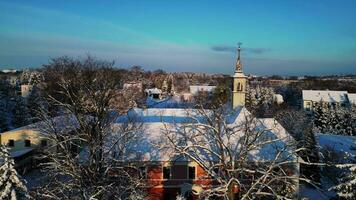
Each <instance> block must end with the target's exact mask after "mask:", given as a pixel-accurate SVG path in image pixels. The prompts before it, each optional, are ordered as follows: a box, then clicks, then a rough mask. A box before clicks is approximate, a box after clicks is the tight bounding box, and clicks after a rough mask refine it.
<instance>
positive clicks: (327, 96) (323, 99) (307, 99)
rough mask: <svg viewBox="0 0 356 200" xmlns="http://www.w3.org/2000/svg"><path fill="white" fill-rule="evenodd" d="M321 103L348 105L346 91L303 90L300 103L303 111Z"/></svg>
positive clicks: (327, 105) (332, 105)
mask: <svg viewBox="0 0 356 200" xmlns="http://www.w3.org/2000/svg"><path fill="white" fill-rule="evenodd" d="M319 103H322V104H323V106H325V107H335V106H342V107H346V106H349V103H350V102H349V99H348V92H347V91H331V90H303V91H302V105H303V109H304V110H305V111H313V110H314V108H315V107H316V106H317V105H318V104H319Z"/></svg>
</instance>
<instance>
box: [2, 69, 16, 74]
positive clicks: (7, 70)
mask: <svg viewBox="0 0 356 200" xmlns="http://www.w3.org/2000/svg"><path fill="white" fill-rule="evenodd" d="M1 72H2V73H16V72H17V70H16V69H3V70H1Z"/></svg>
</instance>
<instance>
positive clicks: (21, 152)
mask: <svg viewBox="0 0 356 200" xmlns="http://www.w3.org/2000/svg"><path fill="white" fill-rule="evenodd" d="M32 150H33V148H25V149H21V150H18V151H11V152H10V156H11V157H12V158H16V157H19V156H22V155H25V154H27V153H28V152H30V151H32Z"/></svg>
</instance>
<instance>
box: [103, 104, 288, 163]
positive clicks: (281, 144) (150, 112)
mask: <svg viewBox="0 0 356 200" xmlns="http://www.w3.org/2000/svg"><path fill="white" fill-rule="evenodd" d="M204 112H206V115H204V116H203V115H202V114H201V111H199V110H196V109H133V110H131V111H130V112H129V115H127V116H122V117H120V118H118V120H117V121H116V123H114V124H113V129H116V128H120V127H121V126H122V125H123V124H125V123H126V122H129V121H134V122H136V123H141V125H142V131H141V132H140V133H139V134H140V136H138V141H134V142H133V143H132V146H131V145H130V144H129V145H128V146H130V147H131V149H129V150H127V153H128V159H129V160H132V161H170V160H171V159H172V158H173V157H174V156H176V154H175V153H176V152H175V151H174V149H172V148H171V147H169V145H168V141H167V137H166V134H176V136H177V139H179V137H180V136H179V133H180V132H182V131H183V130H184V131H185V132H189V134H193V135H194V134H197V136H196V137H197V138H199V137H200V138H199V140H201V141H204V140H206V139H207V138H206V137H204V136H198V133H201V131H209V129H205V128H203V127H204V126H200V124H207V123H206V120H207V119H206V117H205V116H209V115H210V114H213V113H212V111H211V110H205V111H204ZM250 115H251V114H250V112H249V111H248V110H247V109H246V108H245V107H238V108H237V109H236V110H234V111H233V112H231V113H230V114H229V115H227V117H226V122H227V126H228V127H230V128H233V129H235V128H236V127H240V128H241V127H242V125H243V123H244V120H245V119H246V116H250ZM255 122H256V124H255V126H256V127H254V128H255V129H256V130H259V131H265V133H264V137H261V140H263V139H267V138H268V139H269V140H271V139H272V140H275V141H274V142H272V143H270V144H266V145H261V146H260V147H259V148H258V149H256V150H254V151H251V152H250V155H249V158H250V159H251V160H255V161H266V160H272V159H274V156H275V155H276V151H277V149H281V148H285V147H286V144H287V143H288V142H290V141H293V139H292V137H291V136H290V135H289V133H288V132H287V131H286V130H285V129H284V128H283V127H282V126H281V125H280V124H279V123H278V122H277V121H276V120H274V119H273V118H264V119H255ZM203 129H204V130H203ZM113 133H115V131H113ZM243 135H244V132H243V131H241V130H239V131H236V132H234V133H233V135H231V136H224V137H226V138H224V140H225V142H226V143H227V144H226V145H236V150H238V145H239V144H240V143H239V140H240V139H241V138H242V136H243ZM110 141H112V140H110ZM260 142H261V143H262V142H263V141H260ZM203 144H209V142H207V141H205V142H202V143H201V144H199V145H203ZM209 148H210V147H209ZM211 148H214V147H211ZM200 155H201V156H203V157H204V156H205V157H206V159H207V160H209V159H210V160H214V159H216V158H214V156H213V155H211V154H209V153H208V152H206V151H201V152H200ZM285 157H287V155H285Z"/></svg>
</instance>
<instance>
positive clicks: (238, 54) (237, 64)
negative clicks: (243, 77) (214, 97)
mask: <svg viewBox="0 0 356 200" xmlns="http://www.w3.org/2000/svg"><path fill="white" fill-rule="evenodd" d="M241 45H242V43H241V42H239V43H237V62H236V70H235V72H242V64H241V60H240V51H241V47H240V46H241Z"/></svg>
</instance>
